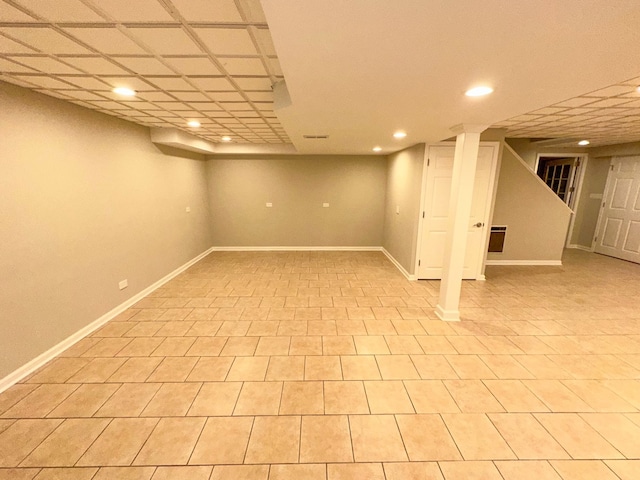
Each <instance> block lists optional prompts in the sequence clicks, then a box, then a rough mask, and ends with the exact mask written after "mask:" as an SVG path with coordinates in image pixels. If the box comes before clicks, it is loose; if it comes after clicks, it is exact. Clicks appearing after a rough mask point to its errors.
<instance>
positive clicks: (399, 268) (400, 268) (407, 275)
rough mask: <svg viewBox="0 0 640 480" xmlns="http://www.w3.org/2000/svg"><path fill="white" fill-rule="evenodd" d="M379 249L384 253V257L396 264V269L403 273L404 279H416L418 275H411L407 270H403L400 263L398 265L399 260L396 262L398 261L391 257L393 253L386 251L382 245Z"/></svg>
mask: <svg viewBox="0 0 640 480" xmlns="http://www.w3.org/2000/svg"><path fill="white" fill-rule="evenodd" d="M380 250H381V251H382V253H384V254H385V255H386V257H387V258H388V259H389V260H390V261H391V263H393V264H394V265H395V266H396V268H397V269H398V270H400V273H402V275H404V276H405V277H406V279H407V280H410V281H414V280H418V276H417V275H411V274H410V273H409V272H407V271H406V270H405V268H404V267H403V266H402V265H400V262H398V261H397V260H396V259H395V258H394V257H393V255H391V254H390V253H389V252H388V251H387V249H386V248H384V247H380Z"/></svg>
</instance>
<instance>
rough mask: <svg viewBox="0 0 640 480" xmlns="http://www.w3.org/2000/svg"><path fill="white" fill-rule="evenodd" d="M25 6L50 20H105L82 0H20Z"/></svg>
mask: <svg viewBox="0 0 640 480" xmlns="http://www.w3.org/2000/svg"><path fill="white" fill-rule="evenodd" d="M19 2H20V4H21V5H22V6H23V7H26V8H27V9H29V10H31V11H32V12H34V13H35V14H36V15H38V16H39V17H42V18H44V19H45V20H48V21H50V22H54V23H62V22H103V21H104V19H103V18H102V17H101V16H100V15H98V14H97V13H96V12H94V11H93V10H91V9H90V8H89V7H87V6H86V5H84V4H83V3H82V2H81V1H80V0H19Z"/></svg>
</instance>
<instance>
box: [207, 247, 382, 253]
mask: <svg viewBox="0 0 640 480" xmlns="http://www.w3.org/2000/svg"><path fill="white" fill-rule="evenodd" d="M381 248H382V247H323V246H311V247H281V246H273V247H211V250H212V251H214V252H379V251H380V249H381Z"/></svg>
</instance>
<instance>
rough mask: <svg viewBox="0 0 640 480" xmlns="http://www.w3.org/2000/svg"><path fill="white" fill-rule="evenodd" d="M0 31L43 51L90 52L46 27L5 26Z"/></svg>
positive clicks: (57, 52) (58, 52)
mask: <svg viewBox="0 0 640 480" xmlns="http://www.w3.org/2000/svg"><path fill="white" fill-rule="evenodd" d="M0 31H1V32H3V33H5V34H7V35H10V36H12V37H14V38H18V39H20V41H22V42H25V43H26V44H28V45H30V46H31V47H33V48H35V49H37V50H40V51H42V52H45V53H56V54H60V53H63V54H64V53H70V54H73V53H77V54H82V53H85V54H86V53H91V51H89V50H87V49H86V48H84V47H83V46H81V45H79V44H78V43H76V42H74V41H73V40H70V39H69V38H67V37H65V36H64V35H62V34H60V33H58V32H56V31H55V30H53V29H52V28H48V27H40V28H31V27H13V28H12V27H5V28H1V29H0Z"/></svg>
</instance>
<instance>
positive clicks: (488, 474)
mask: <svg viewBox="0 0 640 480" xmlns="http://www.w3.org/2000/svg"><path fill="white" fill-rule="evenodd" d="M440 469H441V470H442V473H443V474H444V478H445V480H503V478H502V476H501V475H500V472H498V470H497V469H496V467H495V465H494V464H493V463H492V462H440Z"/></svg>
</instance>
